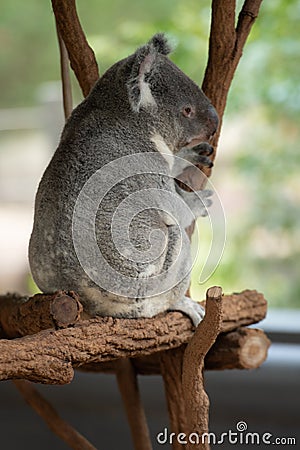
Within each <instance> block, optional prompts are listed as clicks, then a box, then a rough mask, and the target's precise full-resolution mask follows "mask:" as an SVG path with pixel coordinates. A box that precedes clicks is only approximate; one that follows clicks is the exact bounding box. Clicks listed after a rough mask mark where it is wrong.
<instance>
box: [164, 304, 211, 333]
mask: <svg viewBox="0 0 300 450" xmlns="http://www.w3.org/2000/svg"><path fill="white" fill-rule="evenodd" d="M169 311H180V312H183V313H184V314H186V315H187V316H189V318H190V319H191V321H192V322H193V325H194V326H195V327H197V326H198V325H199V323H200V322H201V321H202V319H203V317H204V316H205V309H204V308H203V306H201V305H199V303H197V302H194V301H193V300H191V299H190V298H189V297H183V298H182V299H180V300H177V301H176V302H174V303H173V304H172V305H171V307H170V308H169Z"/></svg>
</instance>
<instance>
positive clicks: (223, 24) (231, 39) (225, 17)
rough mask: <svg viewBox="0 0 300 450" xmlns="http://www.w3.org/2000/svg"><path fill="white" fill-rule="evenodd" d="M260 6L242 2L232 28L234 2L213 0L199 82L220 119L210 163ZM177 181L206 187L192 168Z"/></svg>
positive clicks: (253, 0)
mask: <svg viewBox="0 0 300 450" xmlns="http://www.w3.org/2000/svg"><path fill="white" fill-rule="evenodd" d="M261 3H262V0H245V1H244V5H243V7H242V9H241V11H240V14H239V18H238V22H237V26H236V28H235V17H236V14H235V7H236V0H222V1H220V0H212V17H211V28H210V38H209V55H208V62H207V66H206V70H205V75H204V79H203V83H202V89H203V91H204V93H205V94H206V95H207V97H208V98H209V99H210V100H211V102H212V104H213V105H214V107H215V108H216V110H217V112H218V115H219V119H220V124H219V128H218V131H217V133H216V134H215V136H214V137H213V138H212V140H211V145H212V146H213V147H214V153H213V154H212V156H211V159H212V160H214V159H215V157H216V149H217V145H218V141H219V137H220V132H221V128H222V120H223V115H224V111H225V106H226V102H227V96H228V92H229V89H230V86H231V82H232V79H233V77H234V74H235V71H236V68H237V66H238V63H239V60H240V58H241V56H242V53H243V48H244V45H245V43H246V40H247V37H248V35H249V33H250V31H251V28H252V25H253V23H254V22H255V19H256V18H257V16H258V12H259V8H260V5H261ZM199 168H200V169H201V170H202V172H203V173H204V174H205V175H206V176H210V174H211V169H210V168H207V167H201V166H199ZM180 179H181V180H182V181H183V183H184V182H187V183H188V184H189V185H191V186H193V188H194V189H195V190H200V189H203V188H204V186H205V184H206V179H205V177H201V175H199V171H197V170H194V169H193V168H192V167H189V168H187V169H185V170H184V171H183V173H182V174H181V176H180ZM182 187H183V186H182ZM193 229H194V227H193V226H191V227H190V229H189V230H188V231H189V235H191V234H192V232H193Z"/></svg>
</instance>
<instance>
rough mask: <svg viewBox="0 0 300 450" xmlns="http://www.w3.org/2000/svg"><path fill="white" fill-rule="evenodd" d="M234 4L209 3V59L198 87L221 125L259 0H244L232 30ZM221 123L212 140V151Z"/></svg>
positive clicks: (227, 0)
mask: <svg viewBox="0 0 300 450" xmlns="http://www.w3.org/2000/svg"><path fill="white" fill-rule="evenodd" d="M235 3H236V1H235V0H222V2H220V1H219V0H212V19H211V30H210V39H209V56H208V62H207V67H206V70H205V75H204V80H203V83H202V89H203V91H204V92H205V94H206V95H207V96H208V98H209V99H210V100H211V101H212V103H213V105H214V106H215V108H216V110H217V112H218V114H219V118H220V122H221V123H222V118H223V114H224V110H225V105H226V101H227V95H228V92H229V89H230V85H231V82H232V79H233V76H234V73H235V70H236V68H237V65H238V63H239V60H240V58H241V56H242V52H243V47H244V45H245V42H246V40H247V37H248V35H249V33H250V31H251V27H252V25H253V23H254V21H255V19H256V18H257V16H258V12H259V8H260V5H261V3H262V0H245V2H244V5H243V7H242V9H241V12H240V14H239V19H238V23H237V27H236V28H235ZM221 123H220V126H219V131H218V133H217V135H216V136H215V137H214V139H213V145H214V146H215V147H216V146H217V143H218V138H219V134H220V130H221Z"/></svg>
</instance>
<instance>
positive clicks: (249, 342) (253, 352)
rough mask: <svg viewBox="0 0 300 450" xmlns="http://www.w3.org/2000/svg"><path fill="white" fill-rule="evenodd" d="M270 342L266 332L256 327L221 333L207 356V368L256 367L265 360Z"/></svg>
mask: <svg viewBox="0 0 300 450" xmlns="http://www.w3.org/2000/svg"><path fill="white" fill-rule="evenodd" d="M270 344H271V342H270V340H269V339H268V338H267V336H266V335H265V333H264V332H263V331H262V330H257V329H254V328H239V329H237V330H235V331H231V332H230V333H227V334H221V335H220V336H218V338H217V340H216V343H215V345H214V346H213V347H212V348H211V350H210V351H209V352H208V354H207V356H206V358H205V369H208V370H210V369H212V370H224V369H256V368H257V367H260V366H261V364H262V363H263V362H264V361H265V359H266V357H267V353H268V349H269V347H270Z"/></svg>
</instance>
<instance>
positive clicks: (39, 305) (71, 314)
mask: <svg viewBox="0 0 300 450" xmlns="http://www.w3.org/2000/svg"><path fill="white" fill-rule="evenodd" d="M53 303H54V304H55V305H57V308H54V306H53ZM200 303H201V304H202V305H203V306H205V301H202V302H200ZM222 304H223V311H224V316H223V322H222V329H221V331H222V332H225V331H230V330H234V329H236V328H238V327H240V326H243V325H249V324H252V323H257V322H259V321H260V320H262V319H263V318H264V317H265V315H266V311H267V302H266V300H265V298H264V296H263V295H262V294H260V293H259V292H257V291H255V290H249V289H247V290H244V291H242V292H240V293H236V294H231V295H224V297H223V300H222ZM51 305H52V306H51ZM60 305H61V308H60ZM81 312H82V305H81V304H80V302H79V297H78V295H77V294H76V293H75V292H72V291H71V292H66V291H58V292H56V293H54V294H36V295H34V296H33V297H31V298H29V299H28V297H20V296H18V295H16V294H7V295H3V296H0V328H2V330H1V337H3V338H14V337H20V336H26V335H28V334H35V333H38V332H39V331H41V330H45V329H47V328H56V327H57V325H58V326H59V327H61V328H62V327H67V326H69V325H73V324H74V323H75V322H77V321H78V320H79V318H80V314H81ZM53 314H54V316H53ZM173 314H174V313H169V314H168V315H167V316H166V320H167V321H168V320H169V319H170V320H171V321H172V320H173V319H172V318H173ZM177 318H178V320H177V325H176V326H179V328H180V329H179V330H178V332H179V333H180V332H182V333H183V334H184V333H186V328H188V329H189V330H190V331H189V333H188V335H189V336H191V335H192V328H191V325H190V322H189V321H188V319H187V318H186V317H185V316H184V315H182V314H180V315H179V316H177ZM97 320H99V321H100V322H101V320H104V321H105V320H106V319H101V318H98V319H97ZM122 320H125V319H119V321H121V322H122ZM144 320H146V319H138V320H136V322H133V323H138V324H139V323H140V327H141V328H143V327H144V326H145V323H144ZM147 320H150V323H151V322H153V321H154V320H156V318H155V319H147ZM117 322H118V321H117ZM129 322H130V323H131V320H129ZM124 324H125V322H124ZM181 326H182V330H181ZM131 328H132V327H131Z"/></svg>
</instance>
